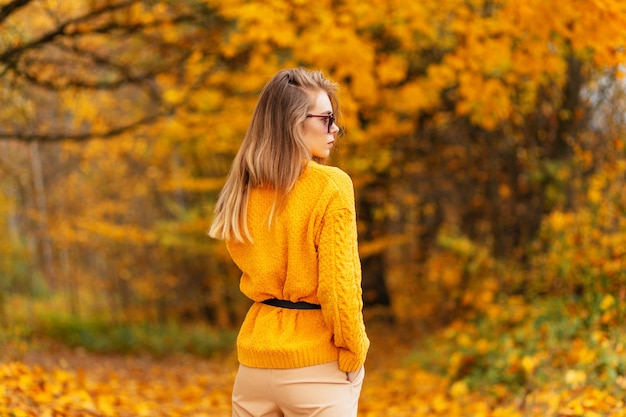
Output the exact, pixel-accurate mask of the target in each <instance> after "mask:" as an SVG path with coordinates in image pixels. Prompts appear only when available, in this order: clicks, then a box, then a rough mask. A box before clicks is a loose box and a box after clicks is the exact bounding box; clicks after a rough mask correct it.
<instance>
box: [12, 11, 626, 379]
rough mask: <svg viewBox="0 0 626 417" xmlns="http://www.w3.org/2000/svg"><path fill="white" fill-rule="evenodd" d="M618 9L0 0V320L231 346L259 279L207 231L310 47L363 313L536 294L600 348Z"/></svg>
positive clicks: (616, 152) (489, 303)
mask: <svg viewBox="0 0 626 417" xmlns="http://www.w3.org/2000/svg"><path fill="white" fill-rule="evenodd" d="M624 28H626V4H625V3H624V2H622V1H619V0H604V1H600V0H585V1H583V0H569V1H563V0H544V1H513V0H421V1H404V0H386V1H380V0H359V1H356V0H334V1H333V0H317V1H314V2H305V1H301V0H272V1H263V2H260V1H242V0H231V1H218V0H179V1H165V0H143V1H140V0H72V1H63V0H12V1H11V0H0V190H1V193H0V317H1V322H2V323H3V326H2V328H3V332H4V333H5V334H7V333H11V332H14V333H15V332H18V333H20V332H21V333H20V334H22V335H23V337H24V338H28V337H30V335H33V334H38V333H41V334H46V335H49V336H53V337H58V338H60V339H62V340H64V341H65V342H67V343H70V344H82V345H85V346H88V347H91V348H94V349H98V348H100V349H103V350H106V349H113V350H115V349H120V348H128V349H132V348H133V347H134V346H135V345H134V344H138V343H141V340H142V337H144V338H147V337H149V336H148V334H152V335H154V331H153V330H154V329H162V328H168V329H169V330H168V331H169V332H174V335H175V337H173V338H171V339H174V340H181V339H182V338H183V336H182V334H183V333H184V334H185V335H187V336H184V337H186V338H187V339H185V340H187V342H185V343H187V344H186V345H185V346H186V348H189V346H192V348H190V349H192V350H193V349H195V350H196V351H198V352H200V353H202V352H203V349H205V350H207V351H211V350H212V349H215V348H216V346H219V345H220V343H225V344H230V343H231V342H232V332H235V331H236V329H237V327H238V325H239V323H240V322H241V320H242V319H243V315H244V314H245V312H246V311H247V308H248V305H249V301H248V300H246V299H245V298H244V297H243V296H242V295H241V294H240V293H239V289H238V278H239V271H238V270H237V269H236V267H235V266H234V265H233V264H232V262H231V261H230V259H229V257H228V254H227V253H226V251H225V247H224V244H223V242H219V241H214V240H212V239H210V238H209V237H208V236H207V234H206V232H207V230H208V227H209V224H210V221H211V218H212V217H211V213H212V210H213V206H214V203H215V200H216V198H217V194H218V192H219V190H220V188H221V186H222V184H223V182H224V179H225V176H226V175H227V173H228V169H229V167H230V163H231V161H232V158H233V156H234V154H235V152H236V151H237V149H238V147H239V144H240V142H241V139H242V137H243V135H244V132H245V130H246V127H247V124H248V122H249V120H250V116H251V113H252V109H253V106H254V104H255V102H256V98H257V96H258V94H259V92H260V89H261V87H262V86H263V85H264V83H265V82H266V81H267V80H268V79H269V78H270V77H271V76H272V75H273V74H274V73H275V72H276V71H277V70H279V69H281V68H284V67H298V66H303V67H307V68H310V69H319V70H321V71H323V72H324V74H326V76H327V77H329V78H330V79H332V80H334V81H336V82H338V83H339V84H340V86H341V95H340V97H341V103H342V105H343V107H342V114H341V117H340V118H339V124H340V125H341V126H342V128H343V130H344V134H343V135H342V136H341V138H340V140H339V141H338V146H337V147H336V153H335V154H334V155H333V158H332V160H331V161H330V163H331V164H333V165H337V166H339V167H341V168H342V169H344V170H345V171H347V172H348V173H349V174H350V175H351V177H352V178H353V180H354V183H355V187H356V196H357V213H358V222H359V223H358V226H359V238H360V242H359V243H360V252H361V258H362V265H363V289H364V292H363V296H364V302H365V305H366V309H365V315H366V318H367V320H368V321H369V320H372V321H374V320H377V321H382V322H384V323H388V324H389V326H391V325H396V324H402V325H404V326H408V327H409V328H411V329H415V330H416V331H423V330H425V329H433V328H438V327H439V328H441V327H444V326H450V325H453V324H454V323H457V322H459V320H468V319H474V318H477V317H486V318H487V319H490V320H492V321H493V320H496V319H498V320H508V321H507V322H506V323H500V327H503V328H506V326H509V325H511V323H518V322H519V321H521V320H522V316H523V317H527V316H526V315H528V314H530V313H528V310H526V309H525V308H527V307H528V306H531V307H532V306H539V305H542V303H544V302H548V301H547V300H551V301H549V303H552V304H550V305H558V307H557V308H556V309H552V310H550V311H552V312H553V313H550V314H552V316H551V317H559V316H562V315H567V316H568V317H569V318H570V319H572V320H575V321H574V323H577V324H576V326H579V327H576V329H587V330H589V331H602V332H605V333H603V334H605V335H606V338H607V340H611V341H612V342H611V343H613V344H612V345H611V350H612V351H615V347H616V346H618V345H619V343H622V341H623V333H619V334H622V336H617V334H618V333H611V332H613V331H614V332H617V331H618V330H619V329H623V319H624V313H625V309H626V307H624V301H625V300H626V216H625V214H626V192H625V191H624V189H625V186H626V148H625V144H626V134H625V128H626V101H625V99H626V97H625V89H624V87H625V84H624V75H625V74H626V67H624V63H625V61H626V50H625V49H624V45H625V44H626V31H625V30H624ZM554 300H557V301H554ZM554 303H557V304H554ZM518 313H519V314H521V316H516V314H518ZM507 323H508V324H507ZM570 323H572V322H570ZM567 327H568V325H565V326H564V329H565V328H567ZM141 329H148V330H145V332H143V333H142V330H141ZM185 329H187V330H185ZM193 329H201V330H197V333H202V335H203V336H202V337H200V336H197V334H196V333H193V332H194V331H196V330H193ZM207 329H208V330H207ZM179 330H180V332H181V333H176V332H178V331H179ZM185 331H186V333H185ZM189 332H191V334H192V335H191V336H189V334H190V333H189ZM211 332H214V333H211ZM194 334H196V336H197V337H196V336H194ZM207 334H214V339H212V340H211V341H207V340H206V335H207ZM229 334H230V336H224V335H229ZM469 334H470V335H471V334H472V333H471V332H470V333H469ZM104 335H106V337H108V339H106V340H108V342H105V341H103V340H105V339H103V338H104V337H105V336H104ZM142 335H143V336H142ZM563 335H565V336H563ZM563 335H562V336H563V337H567V334H565V333H564V334H563ZM194 337H196V339H194ZM177 338H178V339H177ZM189 338H191V339H189ZM224 338H226V339H224ZM616 338H617V339H616ZM603 340H604V339H603ZM107 343H108V344H107ZM163 343H165V345H164V346H160V347H157V348H158V349H162V350H167V349H171V348H172V346H171V345H167V343H175V342H173V341H170V342H167V343H166V342H163ZM203 343H204V345H203ZM598 343H600V342H598ZM153 348H154V346H153ZM622 348H623V345H622ZM490 349H492V350H494V349H496V348H495V347H493V348H490ZM487 350H489V349H487ZM622 352H623V350H622ZM459 366H460V365H459ZM604 369H605V371H606V372H609V371H610V372H612V373H607V374H606V375H607V376H606V378H607V381H610V380H611V379H610V378H611V375H612V378H613V381H614V380H615V378H617V377H618V376H619V375H620V373H624V372H626V369H625V368H624V364H623V362H621V361H618V362H615V363H614V362H611V364H609V365H606V367H605V368H604ZM457 371H458V369H457Z"/></svg>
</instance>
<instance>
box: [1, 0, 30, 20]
mask: <svg viewBox="0 0 626 417" xmlns="http://www.w3.org/2000/svg"><path fill="white" fill-rule="evenodd" d="M31 1H32V0H13V1H12V2H11V3H9V4H5V5H4V6H3V7H2V8H0V24H1V23H2V22H4V21H5V20H6V19H7V17H9V16H11V13H13V12H15V11H16V10H17V9H19V8H20V7H24V6H26V5H27V4H28V3H30V2H31Z"/></svg>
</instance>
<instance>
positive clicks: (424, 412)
mask: <svg viewBox="0 0 626 417" xmlns="http://www.w3.org/2000/svg"><path fill="white" fill-rule="evenodd" d="M368 331H369V334H370V338H371V339H372V346H371V350H370V353H369V356H368V360H367V366H366V379H365V383H364V387H363V391H362V395H361V401H360V411H359V416H360V417H365V416H368V417H374V416H394V417H396V416H397V417H402V416H447V417H450V416H485V417H488V416H489V417H504V416H542V417H546V416H555V417H565V416H583V417H599V416H611V417H618V416H626V406H625V404H624V400H623V399H619V398H616V396H615V395H611V394H609V393H608V392H605V391H602V390H598V389H596V388H594V387H591V386H585V385H584V384H579V385H577V386H575V387H573V386H568V385H563V384H562V383H560V382H557V381H555V382H554V383H546V384H544V385H542V386H535V387H532V388H528V389H526V390H524V391H522V392H517V393H513V392H510V391H508V390H507V389H506V388H505V387H498V386H485V387H483V389H480V390H475V389H473V388H469V387H468V386H467V384H465V383H463V382H462V381H461V382H459V381H457V382H454V381H450V380H449V379H448V378H446V377H445V376H442V375H439V374H437V373H436V372H434V371H433V370H430V369H428V366H427V365H426V366H424V362H423V361H422V362H421V365H420V364H417V363H416V361H414V360H411V359H410V358H411V357H412V355H413V354H414V352H415V351H419V350H420V349H422V354H423V355H425V356H426V357H427V356H428V354H429V352H428V351H424V350H423V345H422V343H421V336H420V335H419V334H417V333H416V331H415V329H409V328H405V327H402V326H394V325H391V324H389V323H385V322H379V323H374V324H373V325H369V326H368ZM22 350H23V352H21V353H19V354H13V355H12V356H13V357H12V358H11V359H10V360H9V359H8V356H9V355H6V354H7V353H10V352H7V351H6V350H4V353H5V358H3V361H2V362H0V415H1V416H12V417H23V416H24V417H26V416H37V417H39V416H43V417H47V416H50V417H57V416H97V417H100V416H171V417H174V416H198V417H207V416H220V417H222V416H223V417H226V416H230V395H231V390H232V384H233V381H234V378H235V374H236V368H237V361H236V357H235V355H234V353H233V352H232V351H231V352H227V353H223V354H219V355H215V356H214V357H210V358H200V357H197V356H192V355H183V354H173V355H166V356H165V357H161V358H155V357H151V356H148V355H137V354H133V355H122V354H107V355H104V354H96V353H91V352H87V351H85V350H84V349H80V348H68V347H66V346H64V345H62V344H59V343H56V342H51V341H38V342H36V343H32V345H29V346H26V347H23V349H22ZM432 353H433V354H436V353H437V352H434V351H433V352H432ZM426 362H427V361H426ZM557 379H558V378H557ZM621 392H626V386H625V387H624V390H623V391H621Z"/></svg>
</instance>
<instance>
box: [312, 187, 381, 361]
mask: <svg viewBox="0 0 626 417" xmlns="http://www.w3.org/2000/svg"><path fill="white" fill-rule="evenodd" d="M350 185H351V184H350ZM343 197H347V198H339V199H336V200H334V204H332V206H334V207H333V208H332V209H331V211H329V212H327V213H326V215H325V216H324V219H323V221H322V227H321V231H320V235H319V245H318V267H319V285H318V299H319V300H320V304H321V306H322V314H323V316H324V321H325V322H326V325H327V326H328V327H329V328H330V329H331V330H332V332H333V335H334V343H335V345H336V346H337V347H338V348H339V369H341V370H342V371H344V372H353V371H356V370H358V369H360V368H361V367H362V366H363V364H364V362H365V357H366V355H367V351H368V349H369V343H370V342H369V340H368V338H367V334H366V332H365V325H364V322H363V311H362V310H363V301H362V289H361V262H360V259H359V254H358V244H357V230H356V214H355V209H354V195H353V191H352V188H350V193H349V195H347V196H343Z"/></svg>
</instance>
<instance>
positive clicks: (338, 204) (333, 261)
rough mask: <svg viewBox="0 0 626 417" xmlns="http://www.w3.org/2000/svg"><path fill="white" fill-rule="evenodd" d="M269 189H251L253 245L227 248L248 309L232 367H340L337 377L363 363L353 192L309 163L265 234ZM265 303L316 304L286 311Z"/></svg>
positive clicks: (344, 180) (334, 172)
mask: <svg viewBox="0 0 626 417" xmlns="http://www.w3.org/2000/svg"><path fill="white" fill-rule="evenodd" d="M273 199H274V192H273V191H272V190H270V189H262V188H259V189H253V190H252V191H251V194H250V200H249V202H248V219H247V220H248V228H249V230H250V233H251V235H252V238H253V241H254V242H253V243H237V242H227V248H228V250H229V252H230V255H231V257H232V259H233V261H234V262H235V263H236V264H237V266H238V267H239V268H240V269H241V270H242V272H243V275H242V276H241V281H240V289H241V291H242V292H243V293H244V294H245V295H246V296H247V297H249V298H250V299H252V300H253V301H256V302H255V303H254V304H253V305H252V306H251V307H250V310H249V311H248V314H247V315H246V318H245V320H244V322H243V324H242V326H241V330H240V332H239V336H238V338H237V353H238V357H239V362H240V363H241V364H243V365H245V366H249V367H253V368H282V369H284V368H298V367H303V366H310V365H319V364H322V363H326V362H332V361H336V360H338V361H339V368H340V369H341V370H342V371H344V372H352V371H356V370H358V369H359V368H360V367H361V366H363V363H364V362H365V357H366V354H367V350H368V348H369V343H370V342H369V340H368V338H367V335H366V333H365V326H364V324H363V314H362V308H363V303H362V300H361V264H360V260H359V255H358V248H357V231H356V215H355V202H354V189H353V185H352V181H351V180H350V177H349V176H348V175H347V174H346V173H344V172H343V171H341V170H339V169H338V168H334V167H328V166H323V165H320V164H317V163H315V162H309V163H308V164H307V167H306V168H305V171H304V172H303V174H302V176H301V177H300V178H299V179H298V181H297V183H296V185H295V186H294V188H293V189H292V190H291V192H290V193H289V195H288V197H287V200H286V201H285V203H284V206H283V209H282V210H281V211H280V212H278V214H277V215H276V216H275V221H274V222H273V223H272V225H271V227H270V226H269V225H268V219H269V215H270V211H271V207H272V202H273ZM268 298H278V299H281V300H289V301H293V302H296V301H306V302H309V303H314V304H320V305H321V306H322V309H321V310H292V309H284V308H278V307H273V306H268V305H265V304H261V303H260V301H263V300H266V299H268Z"/></svg>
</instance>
